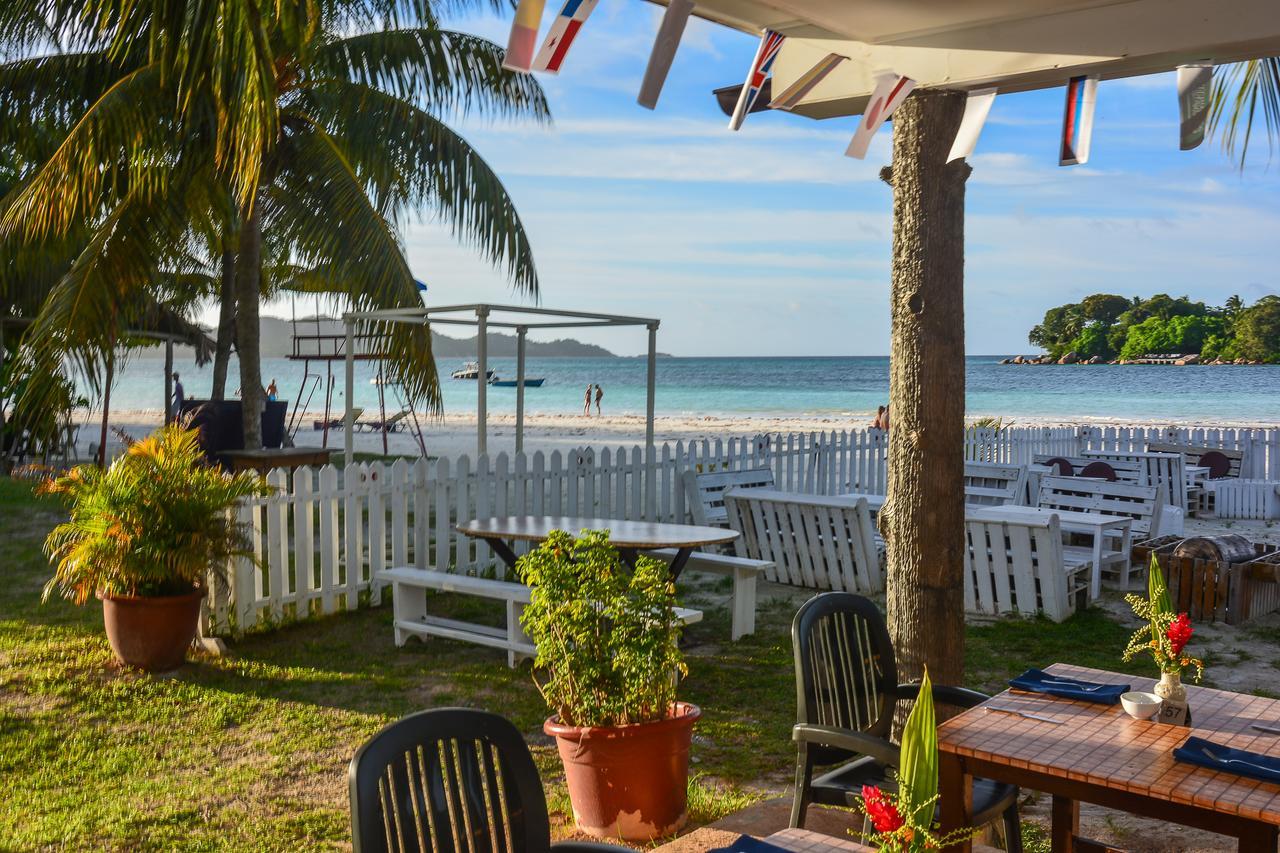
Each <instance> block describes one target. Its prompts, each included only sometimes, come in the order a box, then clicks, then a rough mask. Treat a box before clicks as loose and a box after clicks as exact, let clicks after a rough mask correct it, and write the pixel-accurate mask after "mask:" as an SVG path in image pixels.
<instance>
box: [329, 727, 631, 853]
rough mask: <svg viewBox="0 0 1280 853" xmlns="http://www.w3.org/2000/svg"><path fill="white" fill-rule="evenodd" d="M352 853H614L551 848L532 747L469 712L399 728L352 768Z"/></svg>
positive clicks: (611, 852) (589, 845)
mask: <svg viewBox="0 0 1280 853" xmlns="http://www.w3.org/2000/svg"><path fill="white" fill-rule="evenodd" d="M349 777H350V783H351V841H352V846H353V848H354V850H355V853H427V851H433V853H464V851H465V853H471V851H475V853H526V851H527V853H547V851H550V850H553V849H554V850H557V851H565V853H570V851H578V853H617V851H626V850H627V849H628V848H625V847H616V846H614V845H612V844H603V843H599V842H582V841H562V842H560V843H558V844H554V845H553V844H552V843H551V826H550V822H549V821H548V819H547V800H546V796H545V795H544V794H543V792H542V782H541V780H539V779H538V771H537V768H536V767H534V764H533V756H531V755H530V754H529V747H528V746H526V745H525V742H524V738H522V737H521V736H520V732H519V731H517V730H516V727H515V726H513V725H512V724H511V723H509V722H507V721H506V720H505V719H503V718H502V717H499V716H498V715H497V714H490V713H489V712H487V711H477V710H472V709H469V708H441V709H438V710H432V711H421V712H419V713H417V714H410V715H409V716H407V717H404V718H403V719H400V720H397V721H396V722H394V723H392V724H391V725H389V726H387V727H386V728H384V729H383V730H382V731H380V732H378V733H377V734H376V735H374V736H373V737H372V738H370V739H369V741H368V742H367V743H365V745H364V746H362V747H360V749H359V751H357V752H356V754H355V757H354V758H353V759H351V769H350V772H349Z"/></svg>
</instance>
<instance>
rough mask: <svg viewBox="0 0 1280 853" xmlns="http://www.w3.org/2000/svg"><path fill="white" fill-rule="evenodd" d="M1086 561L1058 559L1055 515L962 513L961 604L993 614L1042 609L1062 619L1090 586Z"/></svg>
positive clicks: (972, 610)
mask: <svg viewBox="0 0 1280 853" xmlns="http://www.w3.org/2000/svg"><path fill="white" fill-rule="evenodd" d="M1091 568H1092V567H1091V564H1090V563H1089V562H1088V561H1085V562H1083V563H1080V562H1075V563H1073V564H1068V563H1066V562H1065V561H1064V558H1063V546H1062V531H1061V529H1060V528H1059V526H1058V517H1057V516H1056V515H1050V516H1049V517H1048V518H1047V519H1044V520H1031V519H1028V520H1025V521H1023V520H1017V521H1014V520H1009V519H1001V518H994V517H989V516H986V515H984V510H982V509H981V508H977V509H974V510H970V511H969V512H968V513H967V514H966V518H965V573H964V608H965V611H966V612H968V613H975V614H980V615H984V616H996V615H999V614H1003V613H1019V614H1021V615H1023V616H1034V615H1035V614H1036V613H1037V612H1041V613H1044V615H1045V616H1046V617H1048V618H1049V619H1052V620H1053V621H1054V622H1061V621H1063V620H1064V619H1066V618H1067V617H1069V616H1071V614H1072V613H1074V612H1075V611H1076V607H1077V603H1078V602H1081V601H1083V600H1084V599H1085V595H1086V594H1087V590H1088V587H1089V573H1090V569H1091Z"/></svg>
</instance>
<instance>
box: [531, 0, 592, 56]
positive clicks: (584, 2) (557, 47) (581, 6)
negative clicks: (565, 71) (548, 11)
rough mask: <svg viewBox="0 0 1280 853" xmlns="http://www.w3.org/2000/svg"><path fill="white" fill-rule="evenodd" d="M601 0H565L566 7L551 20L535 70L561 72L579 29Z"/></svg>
mask: <svg viewBox="0 0 1280 853" xmlns="http://www.w3.org/2000/svg"><path fill="white" fill-rule="evenodd" d="M597 2H599V0H565V4H564V8H563V9H561V10H560V14H559V15H556V19H555V20H554V21H552V22H551V29H550V30H548V31H547V39H546V41H544V42H543V43H542V48H541V49H540V50H539V51H538V56H537V58H536V59H534V60H533V70H534V71H547V72H550V73H551V74H559V73H560V66H561V65H562V64H563V63H564V58H565V55H566V54H568V53H569V48H570V46H572V45H573V40H574V38H575V37H576V36H577V35H578V30H580V29H582V25H583V24H584V23H586V21H587V18H588V17H590V16H591V13H592V12H593V11H594V10H595V8H596V3H597Z"/></svg>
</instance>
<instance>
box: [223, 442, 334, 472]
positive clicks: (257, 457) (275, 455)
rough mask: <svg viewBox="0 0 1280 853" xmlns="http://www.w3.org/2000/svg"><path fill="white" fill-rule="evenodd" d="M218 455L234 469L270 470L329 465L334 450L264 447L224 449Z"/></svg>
mask: <svg viewBox="0 0 1280 853" xmlns="http://www.w3.org/2000/svg"><path fill="white" fill-rule="evenodd" d="M217 455H218V457H219V458H221V459H224V460H226V462H227V464H228V465H229V466H230V467H231V470H233V471H269V470H271V469H272V468H299V467H301V466H303V465H327V464H328V463H329V457H330V456H332V455H333V450H330V449H328V448H324V447H264V448H262V449H261V450H223V451H221V452H219V453H218V454H217Z"/></svg>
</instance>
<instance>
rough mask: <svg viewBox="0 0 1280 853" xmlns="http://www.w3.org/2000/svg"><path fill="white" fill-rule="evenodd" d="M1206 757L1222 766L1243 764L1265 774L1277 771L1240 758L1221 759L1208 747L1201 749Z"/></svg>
mask: <svg viewBox="0 0 1280 853" xmlns="http://www.w3.org/2000/svg"><path fill="white" fill-rule="evenodd" d="M1201 749H1202V750H1203V752H1204V754H1205V755H1207V756H1209V760H1210V761H1217V762H1219V763H1221V764H1243V765H1244V766H1245V767H1252V768H1254V769H1255V770H1261V771H1262V772H1264V773H1274V772H1275V769H1274V768H1271V767H1263V766H1262V765H1261V764H1254V763H1253V762H1252V761H1245V760H1243V759H1240V758H1219V757H1218V756H1216V755H1214V754H1213V753H1212V752H1210V751H1209V748H1208V747H1202V748H1201Z"/></svg>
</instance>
